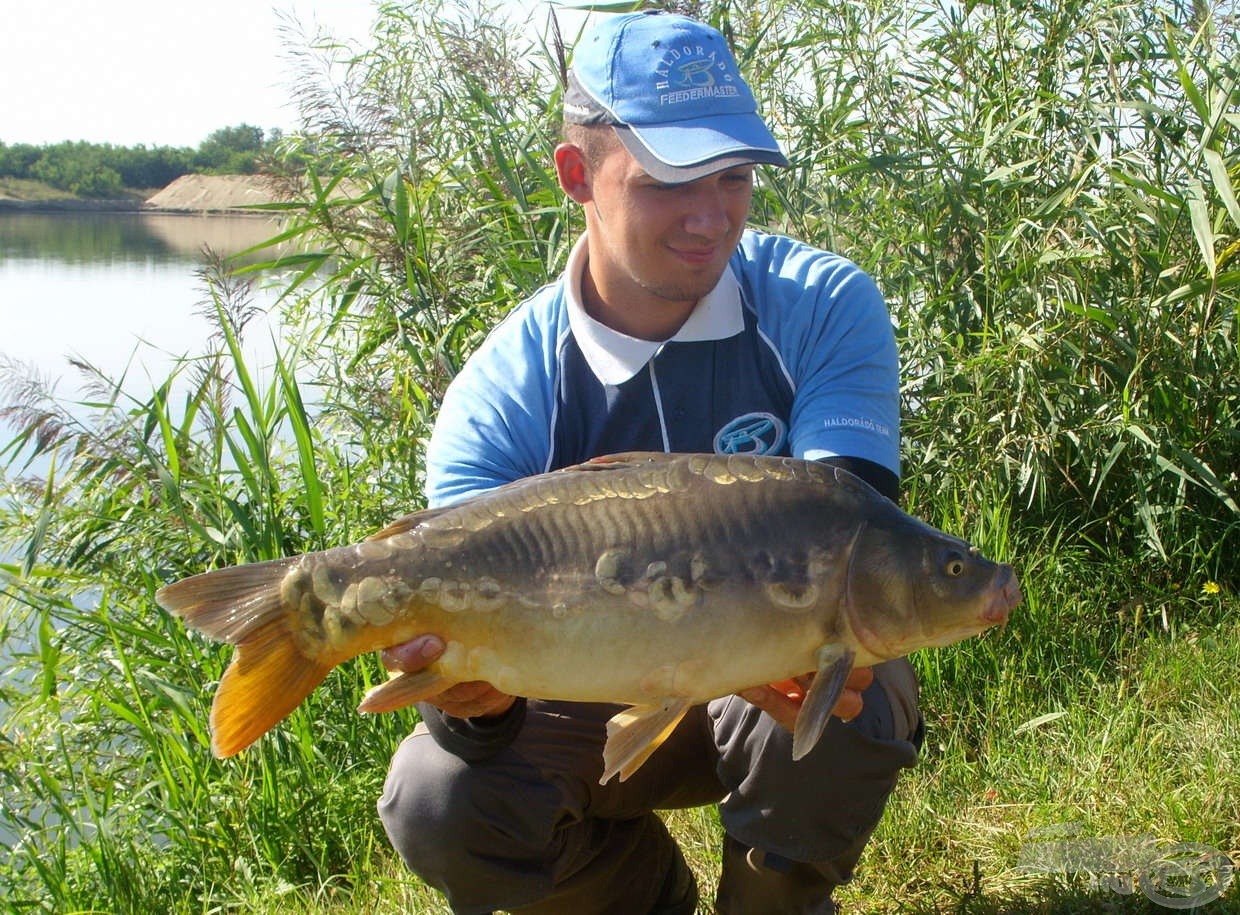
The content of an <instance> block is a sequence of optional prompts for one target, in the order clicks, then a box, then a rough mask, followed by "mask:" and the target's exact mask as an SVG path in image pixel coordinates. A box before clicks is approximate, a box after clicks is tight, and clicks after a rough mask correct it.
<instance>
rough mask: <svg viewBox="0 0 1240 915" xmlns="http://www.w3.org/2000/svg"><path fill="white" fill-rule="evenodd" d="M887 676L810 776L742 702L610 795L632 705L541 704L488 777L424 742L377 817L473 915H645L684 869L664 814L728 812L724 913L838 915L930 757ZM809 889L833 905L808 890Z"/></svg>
mask: <svg viewBox="0 0 1240 915" xmlns="http://www.w3.org/2000/svg"><path fill="white" fill-rule="evenodd" d="M875 673H876V679H875V682H874V684H873V685H872V686H871V687H870V689H869V690H867V691H866V693H865V696H864V700H865V702H864V710H863V712H862V714H861V715H860V716H859V717H858V718H856V719H854V720H853V721H851V722H849V723H848V724H845V723H843V722H841V721H839V720H838V719H832V721H831V724H830V725H829V726H828V728H827V731H826V733H825V734H824V736H823V738H822V740H821V742H820V743H819V744H818V746H816V747H815V748H814V749H813V750H812V751H811V752H810V753H809V754H808V755H807V756H805V757H804V758H803V759H801V760H800V761H798V762H795V763H794V762H793V761H792V749H791V747H792V738H791V735H790V734H789V733H788V732H787V731H785V730H784V729H783V728H782V727H780V726H779V725H778V724H776V723H775V721H774V720H773V719H772V718H771V717H770V716H769V715H766V714H765V713H762V712H760V711H759V710H758V709H757V708H755V707H754V706H752V705H750V704H749V703H747V702H745V701H744V700H742V699H740V698H738V697H735V696H727V697H723V698H721V699H716V700H714V701H712V702H710V703H708V704H707V705H705V706H700V707H697V708H694V709H692V710H691V711H690V713H689V714H688V715H686V717H685V718H684V719H683V720H682V721H681V723H680V725H679V726H678V727H677V728H676V730H675V731H674V732H673V734H672V735H671V736H670V737H669V738H668V740H667V742H666V743H665V744H664V745H663V746H662V747H661V748H660V749H659V750H658V751H657V752H656V753H655V754H654V755H653V756H652V757H651V758H650V759H649V760H647V762H646V763H645V764H644V765H643V766H642V767H641V768H640V769H638V770H637V771H636V772H635V773H634V774H633V775H632V776H631V777H630V778H629V779H628V780H627V781H624V782H620V781H619V780H618V779H613V780H612V781H611V782H610V783H609V784H607V785H600V784H599V783H598V780H599V777H600V775H601V773H602V746H603V742H604V739H605V736H606V735H605V724H606V721H607V719H608V718H610V717H611V716H612V715H613V714H615V712H616V711H617V707H616V706H611V705H597V704H582V703H564V702H544V701H538V700H530V702H529V704H528V709H527V714H526V720H525V725H524V727H523V728H522V730H521V732H520V734H519V735H518V736H517V738H516V740H515V741H514V742H513V743H512V744H511V745H509V746H508V747H506V748H504V749H503V750H502V751H501V752H500V753H499V754H498V755H496V756H494V757H492V758H491V759H488V760H486V761H485V762H482V763H475V764H468V763H465V762H463V761H462V760H461V759H459V758H458V757H456V756H454V755H453V754H451V753H448V752H446V751H445V750H443V749H442V748H440V746H439V745H438V744H437V743H436V742H435V740H434V738H433V737H431V735H430V734H429V732H427V731H426V729H425V728H424V727H422V726H419V727H418V728H417V729H416V730H415V731H414V732H413V733H412V734H411V735H410V736H409V737H408V738H406V739H405V740H404V742H403V743H402V744H401V745H400V748H399V749H398V750H397V752H396V754H395V756H394V757H393V759H392V765H391V769H390V771H389V773H388V779H387V784H386V785H385V788H384V793H383V797H382V798H381V799H380V801H379V814H380V816H381V818H382V820H383V824H384V827H385V828H386V829H387V832H388V836H389V837H390V838H391V840H392V844H393V846H394V847H395V848H396V850H397V852H399V853H400V856H401V857H402V858H403V859H404V861H405V863H406V864H407V865H408V866H409V868H410V869H411V870H412V871H413V872H414V873H416V874H418V875H419V876H420V877H421V878H422V879H423V880H425V881H426V882H427V883H428V884H430V885H431V886H433V887H435V888H437V889H439V890H440V891H441V892H443V893H444V894H445V895H446V896H447V898H448V901H449V903H450V904H451V906H452V909H453V911H454V912H457V913H460V915H483V913H488V912H491V911H495V910H507V911H519V912H523V913H527V912H528V913H540V915H543V913H546V915H551V913H573V915H611V913H615V915H639V913H645V912H649V911H650V909H651V907H652V906H653V905H654V903H655V902H656V897H657V894H658V892H659V888H660V886H661V884H662V882H663V877H664V876H665V875H666V873H667V872H668V869H669V867H670V866H671V863H672V861H673V859H674V856H675V849H674V846H673V845H672V841H671V839H670V838H669V836H668V834H667V832H666V830H665V829H663V827H662V823H661V822H660V821H659V819H658V817H657V816H655V815H654V813H653V811H655V810H666V809H673V808H679V807H696V806H701V805H704V804H709V803H716V802H717V803H719V809H720V819H721V820H722V823H723V826H724V829H725V831H726V832H727V834H728V836H729V837H730V838H731V840H733V841H732V842H731V843H729V844H730V846H731V848H732V853H731V854H725V855H724V874H723V877H722V879H721V889H720V897H719V906H720V909H719V911H720V912H728V913H731V912H737V913H739V912H744V911H746V908H745V907H746V906H748V905H752V903H747V902H746V901H745V900H746V896H747V894H749V893H750V892H753V893H761V894H762V895H761V898H762V900H763V906H762V908H761V909H759V910H758V911H765V912H783V911H788V912H806V913H808V912H814V911H829V905H830V902H829V898H830V893H831V890H832V889H833V888H834V887H835V886H836V885H837V884H840V883H843V882H845V881H847V880H848V879H849V878H850V877H851V876H852V872H853V868H854V866H855V865H856V862H857V859H858V858H859V857H860V855H861V851H862V849H863V848H864V847H865V843H866V842H867V841H868V839H869V836H870V834H871V832H872V831H873V829H874V827H875V826H876V825H877V824H878V821H879V818H880V817H881V816H882V812H883V809H884V807H885V805H886V802H887V798H888V796H889V794H890V793H891V790H892V788H893V787H894V786H895V782H896V778H897V775H898V773H899V771H900V769H902V768H906V767H908V766H911V765H912V764H913V763H914V761H915V760H916V755H917V751H916V748H915V746H914V743H913V741H914V739H915V735H917V734H918V733H919V731H920V716H919V714H918V712H917V684H916V680H915V678H914V676H913V673H912V669H911V667H909V665H908V662H907V661H905V660H903V659H901V660H898V661H891V662H887V663H886V664H882V665H879V666H878V667H876V668H875ZM737 848H740V849H742V850H744V849H753V851H752V852H750V853H748V854H743V853H742V854H739V855H738V854H737V853H736V851H735V849H737ZM750 871H752V873H750ZM780 874H791V875H795V879H796V881H797V887H796V888H795V893H796V896H797V899H798V900H809V901H798V902H796V903H791V902H789V903H787V904H785V903H784V902H781V901H780V900H779V899H775V898H772V893H774V894H775V895H778V894H779V893H780V889H779V887H780V882H781V880H782V879H783V878H781V877H780V876H779V875H780ZM807 874H808V875H810V877H809V878H807V877H806V875H807ZM788 879H792V878H788ZM807 879H808V881H809V883H811V884H813V883H815V882H816V881H817V882H818V883H820V884H821V889H817V888H814V887H811V888H810V889H809V890H806V886H805V884H806V882H807ZM784 882H787V881H784ZM750 885H752V889H750ZM789 892H790V893H791V892H793V888H791V887H790V888H789ZM815 898H818V899H820V900H821V901H822V903H823V907H822V908H815V904H814V901H813V900H814V899H815ZM750 911H753V910H752V909H750Z"/></svg>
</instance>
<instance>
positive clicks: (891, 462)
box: [752, 236, 900, 476]
mask: <svg viewBox="0 0 1240 915" xmlns="http://www.w3.org/2000/svg"><path fill="white" fill-rule="evenodd" d="M755 250H756V252H757V254H758V260H759V262H763V261H765V269H760V270H757V271H755V274H754V276H755V277H756V279H755V280H754V281H753V282H752V285H753V287H754V289H755V293H754V295H755V304H756V306H757V307H758V311H759V324H760V326H765V327H766V328H767V329H766V331H765V332H766V333H768V334H769V335H770V336H771V338H772V341H773V343H774V345H775V347H776V349H777V350H778V351H779V353H780V355H781V358H782V359H783V360H784V363H785V366H786V369H787V371H788V373H789V375H790V376H791V380H792V383H793V387H794V396H793V405H792V413H791V416H790V417H789V420H790V422H789V426H790V428H789V444H790V447H791V451H792V453H793V455H795V456H797V457H803V458H806V459H809V460H819V459H822V458H827V457H851V458H862V459H864V460H867V461H872V462H874V463H876V464H879V465H880V466H882V467H885V468H887V469H888V470H890V471H891V472H892V473H894V474H896V475H897V476H899V473H900V385H899V356H898V353H897V349H896V340H895V330H894V328H893V327H892V323H891V318H890V315H889V314H888V312H887V307H886V303H885V302H884V301H883V297H882V294H881V293H880V292H879V290H878V287H877V285H876V284H875V283H874V281H873V279H871V278H870V276H869V275H868V274H867V273H865V271H863V270H862V269H861V268H860V267H858V266H857V265H856V264H854V263H853V262H851V261H849V260H848V259H846V258H843V257H840V256H838V255H835V254H831V253H829V252H824V251H820V250H818V249H815V248H810V247H808V246H805V245H802V244H800V243H798V242H794V241H791V240H789V239H784V238H780V237H778V236H759V240H758V244H757V246H756V249H755Z"/></svg>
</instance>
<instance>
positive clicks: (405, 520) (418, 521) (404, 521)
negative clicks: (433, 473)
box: [366, 500, 468, 540]
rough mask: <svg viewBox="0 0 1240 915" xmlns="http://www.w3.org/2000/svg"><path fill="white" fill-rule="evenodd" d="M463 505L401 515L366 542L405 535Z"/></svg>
mask: <svg viewBox="0 0 1240 915" xmlns="http://www.w3.org/2000/svg"><path fill="white" fill-rule="evenodd" d="M466 501H468V500H466ZM463 504H465V503H464V502H458V503H456V504H455V505H442V506H440V507H439V508H424V509H422V510H421V511H416V512H410V513H409V514H407V515H402V516H401V517H399V518H397V519H396V520H395V521H393V522H392V523H391V524H389V525H388V526H387V527H385V528H383V529H382V530H378V531H375V532H374V533H373V534H371V535H370V536H369V537H367V538H366V539H367V540H386V539H387V538H388V537H395V536H396V535H397V534H404V533H407V532H409V531H411V530H413V529H414V528H415V527H419V526H421V525H423V524H425V523H426V522H427V521H430V520H431V519H433V518H435V517H437V516H439V515H442V514H444V513H445V512H448V511H451V510H452V509H454V508H459V507H460V506H461V505H463Z"/></svg>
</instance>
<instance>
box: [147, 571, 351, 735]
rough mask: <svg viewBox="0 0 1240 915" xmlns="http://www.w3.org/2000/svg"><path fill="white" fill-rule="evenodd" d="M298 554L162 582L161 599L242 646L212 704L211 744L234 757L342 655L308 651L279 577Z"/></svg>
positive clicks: (192, 623) (192, 622)
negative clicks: (301, 643) (297, 636)
mask: <svg viewBox="0 0 1240 915" xmlns="http://www.w3.org/2000/svg"><path fill="white" fill-rule="evenodd" d="M297 561H298V560H297V559H276V560H272V561H270V562H257V563H250V564H249V565H242V566H232V567H229V568H226V569H216V570H214V571H211V572H203V573H202V574H200V575H194V576H191V577H190V578H186V579H182V580H181V581H178V582H174V583H173V584H170V585H167V586H165V587H163V588H161V589H160V590H159V591H158V592H157V593H156V595H155V600H156V601H157V602H158V603H159V605H160V606H161V607H163V608H164V609H165V610H167V611H168V612H169V613H171V614H172V615H174V616H178V617H180V618H181V619H183V620H184V621H185V624H186V625H187V626H189V627H190V628H192V629H197V630H198V631H200V632H202V633H204V634H206V635H208V636H210V637H211V638H213V639H216V640H218V641H221V642H228V643H230V644H233V645H236V646H237V651H236V652H235V653H234V654H233V659H232V663H230V664H229V665H228V669H227V670H226V671H224V676H223V677H222V678H221V680H220V686H219V689H218V690H216V693H215V700H214V701H213V703H212V705H211V751H212V752H213V753H214V754H215V755H216V756H218V757H220V758H224V757H228V756H233V755H235V754H237V753H239V752H241V751H242V750H244V749H245V748H246V747H248V746H249V745H250V744H252V743H253V742H254V741H256V740H257V739H258V738H259V737H261V736H263V734H265V733H267V731H269V730H271V729H272V728H273V727H275V726H276V725H277V724H279V723H280V722H281V721H283V720H284V718H285V717H287V716H288V714H289V713H290V712H291V711H292V710H293V709H295V708H296V707H297V706H298V705H300V704H301V701H302V700H303V699H305V698H306V696H308V695H310V693H311V691H313V690H314V688H315V687H316V686H318V685H319V684H320V683H322V682H323V679H324V678H325V677H326V676H327V674H328V672H329V671H330V670H331V669H332V667H334V666H335V664H336V663H338V662H339V661H340V660H341V659H340V658H313V657H309V656H308V655H307V654H306V653H305V652H304V651H303V650H302V649H301V647H300V646H299V644H298V641H297V640H296V639H295V638H294V630H293V627H294V626H295V624H296V618H295V617H296V615H295V613H294V610H293V608H292V607H291V606H289V605H288V604H287V603H286V602H285V600H284V599H283V598H282V597H281V595H280V584H281V582H282V581H283V580H284V576H285V574H286V573H287V571H288V569H289V567H290V566H291V565H292V564H293V563H295V562H297Z"/></svg>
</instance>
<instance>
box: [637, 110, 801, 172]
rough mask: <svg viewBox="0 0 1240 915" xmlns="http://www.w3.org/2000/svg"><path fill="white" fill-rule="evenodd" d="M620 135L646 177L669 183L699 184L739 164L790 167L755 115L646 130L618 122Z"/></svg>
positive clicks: (675, 124) (760, 120)
mask: <svg viewBox="0 0 1240 915" xmlns="http://www.w3.org/2000/svg"><path fill="white" fill-rule="evenodd" d="M616 136H618V137H619V138H620V142H621V143H623V144H624V148H625V149H627V150H628V151H629V153H630V155H632V156H633V158H634V159H636V160H637V164H638V165H640V166H641V167H642V169H643V170H644V171H645V172H646V173H647V174H648V175H650V176H651V177H652V178H654V179H655V180H656V181H663V182H666V183H668V184H680V183H683V182H686V181H696V180H697V179H698V178H705V177H706V176H707V175H713V174H715V173H716V172H720V171H724V170H725V169H729V168H735V167H736V166H738V165H777V166H781V167H782V166H787V165H788V160H787V158H785V156H784V154H783V153H782V152H780V149H779V144H778V143H776V142H775V138H774V137H772V136H771V133H770V131H769V130H767V127H766V124H765V123H763V121H762V119H761V118H760V117H758V116H757V115H756V114H754V115H735V114H732V115H726V116H721V117H715V118H697V119H695V120H691V121H678V122H676V123H674V124H659V125H655V126H647V127H632V126H625V125H620V124H617V125H616Z"/></svg>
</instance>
